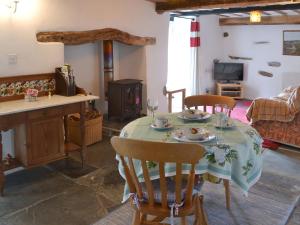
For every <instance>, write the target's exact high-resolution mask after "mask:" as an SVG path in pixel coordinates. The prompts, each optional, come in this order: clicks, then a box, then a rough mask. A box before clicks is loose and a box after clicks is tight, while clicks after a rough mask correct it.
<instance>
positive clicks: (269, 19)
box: [219, 16, 300, 26]
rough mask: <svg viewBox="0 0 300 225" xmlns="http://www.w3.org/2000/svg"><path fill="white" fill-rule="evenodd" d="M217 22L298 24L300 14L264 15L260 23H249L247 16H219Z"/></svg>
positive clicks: (225, 23)
mask: <svg viewBox="0 0 300 225" xmlns="http://www.w3.org/2000/svg"><path fill="white" fill-rule="evenodd" d="M219 24H220V26H236V25H281V24H300V16H264V17H262V20H261V22H260V23H251V22H250V20H249V18H220V19H219Z"/></svg>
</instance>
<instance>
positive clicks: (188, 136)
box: [172, 128, 216, 143]
mask: <svg viewBox="0 0 300 225" xmlns="http://www.w3.org/2000/svg"><path fill="white" fill-rule="evenodd" d="M172 137H173V138H174V139H175V140H177V141H180V142H194V143H203V142H208V141H211V140H214V139H215V138H216V136H215V135H214V134H211V133H210V132H209V131H208V130H206V129H203V128H186V129H177V130H175V131H174V132H173V133H172Z"/></svg>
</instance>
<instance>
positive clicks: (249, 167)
mask: <svg viewBox="0 0 300 225" xmlns="http://www.w3.org/2000/svg"><path fill="white" fill-rule="evenodd" d="M177 115H178V114H167V115H166V117H167V118H168V119H169V121H170V123H171V124H172V125H173V126H174V128H173V130H174V129H177V128H186V127H195V128H198V127H199V128H206V129H208V130H209V131H211V132H212V133H214V134H216V135H219V134H220V132H221V130H220V129H217V128H215V126H214V124H215V123H216V116H215V115H212V117H211V118H210V119H208V120H206V121H205V122H185V121H183V120H182V119H180V118H178V117H177ZM151 121H152V118H151V117H143V118H140V119H137V120H135V121H133V122H131V123H129V124H128V125H126V126H125V127H124V128H123V130H122V132H121V134H120V136H121V137H124V138H132V139H139V140H147V141H160V142H177V141H176V140H174V139H173V137H172V130H170V131H156V130H154V129H152V128H151V127H150V123H151ZM233 121H234V125H235V126H234V127H233V128H230V129H223V131H222V140H221V141H220V143H217V141H216V140H212V141H210V142H206V143H201V144H202V145H203V146H204V148H205V149H206V151H207V153H206V154H205V157H204V158H202V159H201V160H200V161H199V163H198V164H197V165H196V174H205V173H209V174H212V175H214V176H216V177H218V178H222V179H226V180H230V181H232V182H233V183H235V184H236V185H237V186H238V187H239V188H240V189H241V190H242V191H243V192H244V193H245V194H247V192H248V190H249V189H250V187H251V186H252V185H254V184H255V183H256V182H257V181H258V180H259V178H260V176H261V173H262V161H263V159H262V142H263V139H262V138H261V137H260V135H259V134H258V133H257V132H256V130H255V129H253V128H252V127H251V126H249V125H247V124H244V123H241V122H240V121H237V120H233ZM216 149H217V150H219V149H223V150H224V152H226V154H225V158H224V161H223V160H222V161H217V160H216V157H215V154H214V152H215V151H216ZM187 154H188V152H187ZM117 160H119V157H118V156H117ZM135 164H136V165H135V169H136V171H137V176H138V177H139V179H140V181H143V176H142V169H141V165H140V163H139V162H138V161H135ZM189 169H190V168H189V166H188V165H187V166H186V167H183V170H182V173H183V174H188V173H189ZM165 171H166V176H174V175H175V173H176V167H175V166H174V164H167V165H166V168H165ZM119 172H120V174H121V176H122V177H123V178H124V179H125V174H124V170H123V167H122V165H121V162H120V160H119ZM150 176H151V179H153V180H154V179H159V169H158V166H155V164H154V166H153V163H152V168H151V169H150ZM128 197H129V190H128V187H127V185H125V190H124V196H123V201H126V200H127V199H128Z"/></svg>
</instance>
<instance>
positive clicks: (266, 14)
mask: <svg viewBox="0 0 300 225" xmlns="http://www.w3.org/2000/svg"><path fill="white" fill-rule="evenodd" d="M261 14H263V15H264V16H270V15H271V13H267V12H265V11H262V12H261Z"/></svg>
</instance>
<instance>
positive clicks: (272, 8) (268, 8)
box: [177, 3, 300, 16]
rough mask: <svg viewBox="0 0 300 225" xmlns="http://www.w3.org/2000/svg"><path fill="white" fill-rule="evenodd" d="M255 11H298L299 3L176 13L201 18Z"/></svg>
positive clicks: (299, 8)
mask: <svg viewBox="0 0 300 225" xmlns="http://www.w3.org/2000/svg"><path fill="white" fill-rule="evenodd" d="M255 10H260V11H264V12H268V11H276V10H300V3H293V4H288V5H268V6H248V7H239V8H228V9H224V8H220V9H207V10H194V11H188V12H186V11H185V12H183V11H182V12H179V11H178V12H177V13H178V14H181V15H185V16H191V15H193V16H201V15H213V14H230V13H245V12H251V11H255Z"/></svg>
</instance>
